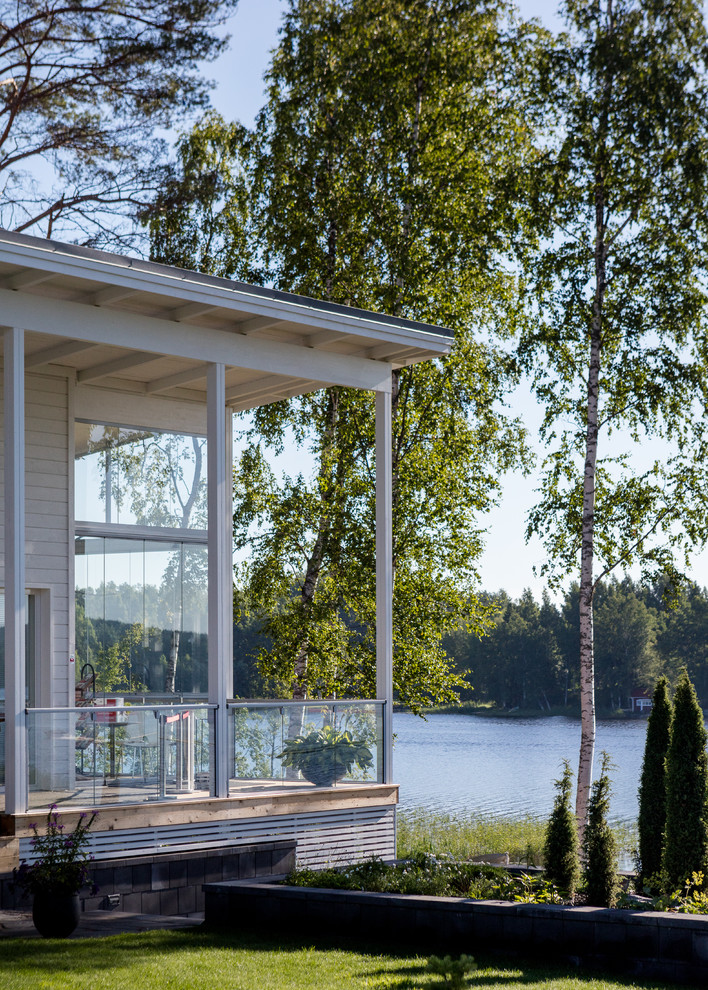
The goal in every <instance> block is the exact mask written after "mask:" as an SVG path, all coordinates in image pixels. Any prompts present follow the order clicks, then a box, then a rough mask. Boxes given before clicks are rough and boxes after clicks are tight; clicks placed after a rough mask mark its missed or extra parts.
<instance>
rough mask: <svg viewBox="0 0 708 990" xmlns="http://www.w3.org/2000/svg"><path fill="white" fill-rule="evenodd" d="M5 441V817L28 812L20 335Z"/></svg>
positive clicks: (9, 361) (9, 374)
mask: <svg viewBox="0 0 708 990" xmlns="http://www.w3.org/2000/svg"><path fill="white" fill-rule="evenodd" d="M3 347H4V354H3V356H4V372H3V377H4V395H3V414H4V417H5V418H4V440H5V813H6V814H8V815H17V814H21V813H22V812H25V811H26V810H27V801H28V795H27V733H26V730H25V622H26V616H25V611H26V606H25V335H24V331H23V330H18V329H17V328H12V329H9V330H5V331H4V333H3Z"/></svg>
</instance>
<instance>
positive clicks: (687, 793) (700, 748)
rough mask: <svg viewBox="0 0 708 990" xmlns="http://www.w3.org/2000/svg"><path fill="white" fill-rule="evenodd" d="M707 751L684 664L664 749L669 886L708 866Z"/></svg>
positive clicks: (700, 714)
mask: <svg viewBox="0 0 708 990" xmlns="http://www.w3.org/2000/svg"><path fill="white" fill-rule="evenodd" d="M707 786H708V757H707V756H706V729H705V724H704V719H703V712H702V710H701V708H700V705H699V704H698V699H697V698H696V692H695V689H694V687H693V684H692V683H691V681H690V679H689V676H688V672H687V671H686V669H685V668H684V669H683V670H682V671H681V673H680V675H679V679H678V683H677V685H676V691H675V692H674V712H673V718H672V721H671V741H670V743H669V748H668V751H667V754H666V829H665V834H664V852H663V859H662V866H663V870H664V873H665V874H666V877H667V881H668V883H669V884H670V885H671V887H676V886H678V885H679V884H681V883H683V882H684V881H685V879H686V877H690V876H691V875H692V874H693V873H700V872H706V860H707V858H708V832H707V831H706V801H707V800H708V792H707V791H706V788H707Z"/></svg>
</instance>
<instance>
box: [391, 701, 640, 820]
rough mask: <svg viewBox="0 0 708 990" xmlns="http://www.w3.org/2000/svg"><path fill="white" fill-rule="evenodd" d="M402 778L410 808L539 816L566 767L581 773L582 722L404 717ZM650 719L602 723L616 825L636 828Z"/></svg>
mask: <svg viewBox="0 0 708 990" xmlns="http://www.w3.org/2000/svg"><path fill="white" fill-rule="evenodd" d="M393 728H394V732H395V733H396V743H395V750H394V777H395V780H396V781H397V782H398V783H399V784H400V802H401V807H402V808H404V809H405V808H421V807H422V808H426V809H429V810H431V811H441V812H448V813H453V814H464V813H477V814H494V815H510V816H514V815H525V814H529V815H534V816H540V817H546V816H547V815H548V814H549V813H550V811H551V808H552V806H553V796H554V793H555V791H554V787H553V782H554V780H555V779H556V778H557V777H558V776H559V771H560V766H561V761H562V760H563V759H564V758H568V759H569V760H570V763H571V766H572V768H573V771H574V772H575V770H576V769H577V761H578V750H579V747H580V722H579V721H578V720H577V719H571V718H564V717H562V716H555V717H552V718H539V719H511V718H483V717H479V716H470V715H430V716H428V720H427V722H424V721H422V719H420V718H418V717H417V716H415V715H410V714H405V713H396V714H395V715H394V719H393ZM645 739H646V720H645V719H642V720H636V721H635V720H627V721H613V720H612V721H600V722H598V725H597V746H596V756H597V758H596V761H595V769H596V771H597V769H598V768H599V762H600V761H599V753H600V752H601V750H603V749H605V750H607V752H608V753H609V754H610V758H611V760H612V763H613V764H614V765H615V767H616V769H615V770H614V771H613V773H612V785H613V792H612V804H611V818H612V819H613V820H614V821H622V822H631V823H633V822H635V821H636V817H637V790H638V788H639V776H640V773H641V766H642V758H643V755H644V743H645Z"/></svg>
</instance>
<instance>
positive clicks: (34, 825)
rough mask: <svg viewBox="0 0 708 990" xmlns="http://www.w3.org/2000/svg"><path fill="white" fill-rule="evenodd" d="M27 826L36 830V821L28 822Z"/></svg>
mask: <svg viewBox="0 0 708 990" xmlns="http://www.w3.org/2000/svg"><path fill="white" fill-rule="evenodd" d="M29 827H30V828H32V829H34V831H35V832H36V831H37V822H30V824H29Z"/></svg>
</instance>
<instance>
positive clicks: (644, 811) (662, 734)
mask: <svg viewBox="0 0 708 990" xmlns="http://www.w3.org/2000/svg"><path fill="white" fill-rule="evenodd" d="M671 714H672V713H671V699H670V698H669V684H668V681H667V680H666V678H665V677H660V678H659V680H658V681H657V682H656V686H655V688H654V699H653V704H652V710H651V715H650V716H649V721H648V722H647V739H646V745H645V747H644V763H643V764H642V777H641V782H640V784H639V850H638V852H639V862H638V864H637V866H638V879H640V880H641V881H642V882H643V883H646V882H647V881H649V880H651V878H652V877H656V876H658V874H659V873H660V871H661V852H662V847H663V843H664V827H665V825H666V754H667V751H668V748H669V740H670V738H671Z"/></svg>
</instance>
